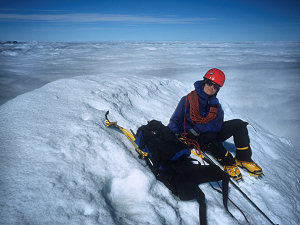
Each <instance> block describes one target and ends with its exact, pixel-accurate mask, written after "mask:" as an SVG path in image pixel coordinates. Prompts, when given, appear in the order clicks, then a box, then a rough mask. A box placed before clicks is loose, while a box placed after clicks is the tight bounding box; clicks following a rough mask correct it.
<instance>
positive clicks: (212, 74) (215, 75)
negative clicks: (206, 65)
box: [203, 68, 225, 87]
mask: <svg viewBox="0 0 300 225" xmlns="http://www.w3.org/2000/svg"><path fill="white" fill-rule="evenodd" d="M203 78H206V79H209V80H211V81H213V82H215V83H216V84H217V85H219V86H220V87H222V86H223V84H224V82H225V74H224V73H223V72H222V70H219V69H217V68H213V69H210V70H209V71H207V72H206V74H205V75H204V77H203Z"/></svg>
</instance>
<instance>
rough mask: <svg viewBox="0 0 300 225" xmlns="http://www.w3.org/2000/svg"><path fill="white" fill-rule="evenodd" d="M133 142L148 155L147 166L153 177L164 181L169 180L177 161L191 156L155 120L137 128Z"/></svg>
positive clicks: (185, 148) (168, 129)
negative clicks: (148, 161) (162, 178)
mask: <svg viewBox="0 0 300 225" xmlns="http://www.w3.org/2000/svg"><path fill="white" fill-rule="evenodd" d="M135 142H136V144H137V145H138V146H139V147H140V149H141V150H142V151H144V152H147V153H148V155H149V156H148V157H149V159H150V161H151V163H148V166H149V167H150V169H151V171H152V172H153V173H154V175H155V176H156V177H157V176H160V177H162V176H163V177H164V178H165V179H171V177H172V175H173V174H174V167H175V164H176V163H177V161H178V160H181V159H182V158H186V157H187V156H189V155H190V154H191V152H190V150H188V149H187V147H186V145H184V144H183V143H182V142H180V141H179V140H178V139H177V137H176V136H175V134H174V133H173V132H172V131H171V129H170V128H169V127H167V126H165V125H163V124H162V123H161V122H160V121H157V120H151V121H149V122H148V124H147V125H143V126H141V127H139V128H138V130H137V133H136V139H135Z"/></svg>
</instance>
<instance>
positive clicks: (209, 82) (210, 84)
mask: <svg viewBox="0 0 300 225" xmlns="http://www.w3.org/2000/svg"><path fill="white" fill-rule="evenodd" d="M205 83H206V84H207V85H208V86H210V87H211V86H213V87H214V89H215V90H217V91H218V90H220V85H217V84H216V83H215V82H213V81H211V80H206V82H205Z"/></svg>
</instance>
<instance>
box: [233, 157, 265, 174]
mask: <svg viewBox="0 0 300 225" xmlns="http://www.w3.org/2000/svg"><path fill="white" fill-rule="evenodd" d="M235 163H236V165H237V166H239V167H241V168H243V169H246V170H247V171H248V172H249V173H250V175H253V176H254V177H258V176H260V175H262V173H263V172H262V169H261V168H260V167H259V166H258V165H257V164H256V163H255V162H245V161H240V160H238V159H235Z"/></svg>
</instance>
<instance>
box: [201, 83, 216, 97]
mask: <svg viewBox="0 0 300 225" xmlns="http://www.w3.org/2000/svg"><path fill="white" fill-rule="evenodd" d="M219 89H220V87H219V86H218V85H217V84H216V83H214V82H212V81H210V80H209V81H208V82H206V83H205V85H204V88H203V91H204V93H205V94H207V95H208V96H212V95H214V94H216V92H217V91H218V90H219Z"/></svg>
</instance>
